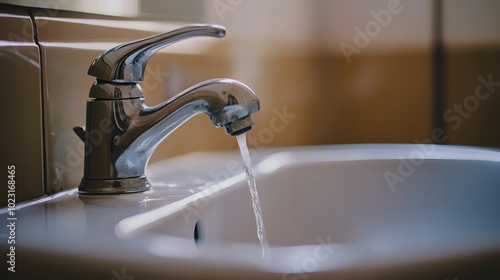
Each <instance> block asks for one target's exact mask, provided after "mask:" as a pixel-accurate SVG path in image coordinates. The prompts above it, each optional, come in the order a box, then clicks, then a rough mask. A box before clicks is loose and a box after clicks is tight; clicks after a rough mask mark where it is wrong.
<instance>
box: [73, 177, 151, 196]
mask: <svg viewBox="0 0 500 280" xmlns="http://www.w3.org/2000/svg"><path fill="white" fill-rule="evenodd" d="M150 188H151V184H149V182H148V180H147V179H146V176H141V177H135V178H123V179H109V180H107V179H99V180H95V179H86V178H82V181H81V182H80V186H79V187H78V193H79V194H123V193H136V192H143V191H147V190H149V189H150Z"/></svg>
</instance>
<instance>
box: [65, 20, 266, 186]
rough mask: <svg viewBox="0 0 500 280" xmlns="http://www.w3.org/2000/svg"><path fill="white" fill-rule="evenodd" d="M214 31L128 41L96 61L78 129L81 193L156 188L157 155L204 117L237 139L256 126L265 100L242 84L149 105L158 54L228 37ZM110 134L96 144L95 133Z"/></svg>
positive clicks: (200, 88) (217, 84)
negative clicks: (152, 64) (177, 45)
mask: <svg viewBox="0 0 500 280" xmlns="http://www.w3.org/2000/svg"><path fill="white" fill-rule="evenodd" d="M224 34H225V30H224V28H222V27H220V26H216V25H190V26H186V27H183V28H180V29H177V30H174V31H172V32H168V33H165V34H160V35H156V36H153V37H149V38H145V39H141V40H137V41H134V42H129V43H126V44H123V45H120V46H117V47H115V48H112V49H110V50H108V51H106V52H105V53H103V54H102V55H101V56H99V57H97V58H96V59H95V60H94V62H93V63H92V65H91V66H90V68H89V71H88V73H89V75H92V76H95V77H96V78H97V80H96V82H95V83H94V85H93V86H92V88H91V89H90V95H89V97H90V98H91V99H90V100H89V101H88V102H87V120H86V129H85V128H84V127H75V128H74V131H75V132H76V134H77V135H78V136H79V137H80V139H81V140H82V141H84V143H85V165H84V175H83V179H82V181H81V183H80V187H79V192H80V193H85V194H115V193H129V192H139V191H144V190H147V189H149V188H150V184H149V183H148V181H147V179H146V176H145V168H146V164H147V162H148V160H149V158H150V157H151V155H152V153H153V152H154V150H155V149H156V147H157V146H158V145H159V143H160V142H161V141H162V140H163V139H165V138H166V137H167V136H168V135H169V134H170V133H172V132H173V131H174V130H175V129H177V128H178V127H179V126H180V125H182V124H183V123H184V122H185V121H187V120H188V119H190V118H191V117H193V116H195V115H197V114H200V113H204V114H206V115H208V116H209V117H210V119H211V120H212V122H213V124H214V125H215V126H216V127H220V126H223V127H224V129H225V130H226V132H227V133H228V134H231V135H233V136H234V135H239V134H241V133H244V132H246V131H248V130H250V129H251V127H252V125H253V124H254V122H253V119H252V117H251V114H253V113H255V112H257V111H258V110H259V99H258V98H257V96H256V95H255V93H254V92H253V91H252V90H251V89H250V88H249V87H248V86H246V85H244V84H243V83H241V82H238V81H235V80H231V79H213V80H208V81H204V82H201V83H199V84H196V85H194V86H192V87H190V88H188V89H186V90H184V91H183V92H181V93H179V94H177V95H175V96H174V97H172V98H170V99H169V100H167V101H165V102H163V103H161V104H159V105H157V106H154V107H148V106H146V105H145V103H144V94H143V92H142V89H141V87H140V85H139V83H140V82H141V81H143V80H144V71H145V67H146V64H147V62H148V61H149V59H150V58H151V56H152V55H153V54H155V53H156V52H157V51H159V50H160V49H162V48H164V47H166V46H168V45H170V44H172V43H174V42H177V41H179V40H182V39H185V38H189V37H192V36H213V37H223V36H224ZM103 127H104V128H105V131H101V132H102V133H100V135H99V136H100V137H99V138H98V139H95V137H93V135H92V132H93V131H95V130H96V129H101V128H103Z"/></svg>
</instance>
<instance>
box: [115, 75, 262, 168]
mask: <svg viewBox="0 0 500 280" xmlns="http://www.w3.org/2000/svg"><path fill="white" fill-rule="evenodd" d="M141 103H142V102H141ZM140 106H141V109H140V110H137V111H134V113H135V115H134V116H132V117H131V120H130V122H129V123H130V125H129V127H128V128H127V131H126V132H125V133H124V134H123V135H122V136H121V137H120V139H119V140H118V141H117V143H116V145H117V146H120V145H123V147H122V148H120V149H119V150H120V155H117V158H116V163H115V168H116V175H117V176H118V177H136V176H140V175H141V174H144V172H145V165H146V164H145V163H147V161H148V160H149V158H150V157H151V155H152V153H153V152H154V151H155V150H156V148H157V147H158V145H159V144H160V143H161V141H162V140H163V139H165V138H166V137H167V136H168V135H170V134H171V133H172V132H173V131H174V130H176V129H177V128H178V127H179V126H181V125H182V124H183V123H184V122H186V121H187V120H189V119H190V118H192V117H193V116H195V115H198V114H201V113H203V114H206V115H208V116H209V117H210V119H211V120H212V122H213V124H214V126H215V127H221V126H224V128H225V129H226V132H227V133H228V134H231V135H238V134H241V133H243V132H245V131H247V130H250V129H251V126H252V125H253V124H254V123H253V120H252V116H251V114H253V113H255V112H257V111H258V110H259V100H258V98H257V96H256V95H255V93H254V92H253V91H252V90H251V89H250V88H249V87H248V86H246V85H245V84H243V83H241V82H239V81H236V80H231V79H214V80H208V81H205V82H201V83H199V84H196V85H194V86H192V87H190V88H188V89H186V90H184V91H183V92H181V93H179V94H177V95H175V96H174V97H172V98H171V99H169V100H167V101H165V102H163V103H162V104H159V105H157V106H155V107H147V106H145V105H144V103H142V104H140ZM235 127H236V128H235Z"/></svg>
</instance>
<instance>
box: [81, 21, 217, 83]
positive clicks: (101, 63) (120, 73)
mask: <svg viewBox="0 0 500 280" xmlns="http://www.w3.org/2000/svg"><path fill="white" fill-rule="evenodd" d="M225 34H226V31H225V29H224V27H222V26H219V25H211V24H193V25H188V26H185V27H182V28H179V29H176V30H173V31H170V32H167V33H163V34H159V35H155V36H151V37H147V38H143V39H140V40H136V41H132V42H128V43H125V44H122V45H119V46H116V47H114V48H112V49H110V50H108V51H106V52H104V53H103V54H101V55H100V56H98V57H97V58H96V59H95V60H94V61H93V62H92V64H91V65H90V68H89V70H88V74H89V75H91V76H94V77H96V78H97V79H98V80H103V81H108V82H114V83H139V82H141V81H142V80H144V71H145V68H146V64H147V63H148V61H149V59H150V58H151V56H153V55H154V54H155V53H156V52H158V51H159V50H161V49H163V48H165V47H167V46H169V45H171V44H173V43H175V42H177V41H180V40H184V39H187V38H190V37H194V36H211V37H218V38H221V37H224V35H225Z"/></svg>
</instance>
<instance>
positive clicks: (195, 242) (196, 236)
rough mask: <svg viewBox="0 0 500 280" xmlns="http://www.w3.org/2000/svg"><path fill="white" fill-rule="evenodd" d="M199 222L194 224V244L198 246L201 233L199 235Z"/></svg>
mask: <svg viewBox="0 0 500 280" xmlns="http://www.w3.org/2000/svg"><path fill="white" fill-rule="evenodd" d="M199 224H200V221H197V222H196V224H195V225H194V234H193V236H194V244H196V245H198V243H199V242H200V240H201V233H200V225H199Z"/></svg>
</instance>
